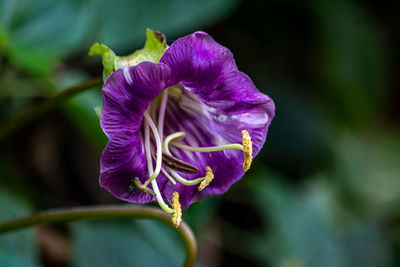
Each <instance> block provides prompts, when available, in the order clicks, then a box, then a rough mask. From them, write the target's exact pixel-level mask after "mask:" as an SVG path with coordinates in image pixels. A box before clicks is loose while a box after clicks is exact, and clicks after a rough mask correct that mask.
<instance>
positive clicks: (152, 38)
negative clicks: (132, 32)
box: [116, 29, 168, 69]
mask: <svg viewBox="0 0 400 267" xmlns="http://www.w3.org/2000/svg"><path fill="white" fill-rule="evenodd" d="M167 47H168V46H167V43H166V39H165V36H164V34H162V33H161V32H158V31H153V30H150V29H147V30H146V43H145V44H144V48H142V49H140V50H137V51H135V52H133V53H132V54H130V55H127V56H123V57H118V58H117V61H116V66H117V69H119V68H120V67H122V66H135V65H137V64H139V63H141V62H143V61H151V62H154V63H157V62H158V61H160V58H161V56H162V55H163V54H164V52H165V50H166V49H167Z"/></svg>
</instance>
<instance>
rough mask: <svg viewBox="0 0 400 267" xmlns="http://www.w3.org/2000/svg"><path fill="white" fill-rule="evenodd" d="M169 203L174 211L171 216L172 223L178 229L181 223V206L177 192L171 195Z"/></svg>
mask: <svg viewBox="0 0 400 267" xmlns="http://www.w3.org/2000/svg"><path fill="white" fill-rule="evenodd" d="M171 202H172V208H173V209H174V213H173V214H172V223H173V224H174V226H175V227H176V228H178V227H179V225H180V224H181V221H182V209H181V204H180V203H179V194H178V192H174V193H173V194H172V199H171Z"/></svg>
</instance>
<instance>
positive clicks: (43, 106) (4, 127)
mask: <svg viewBox="0 0 400 267" xmlns="http://www.w3.org/2000/svg"><path fill="white" fill-rule="evenodd" d="M102 83H103V80H102V78H95V79H92V80H88V81H85V82H81V83H78V84H77V85H74V86H72V87H69V88H67V89H65V90H63V91H61V92H59V93H57V94H54V95H52V96H49V97H48V98H46V99H45V100H43V101H42V102H40V103H38V104H36V105H33V106H31V107H28V108H27V109H25V110H24V111H22V112H21V113H19V114H17V115H15V116H14V117H12V118H10V119H9V120H7V121H5V122H4V123H2V124H1V125H0V140H2V139H4V138H5V137H6V136H8V135H9V134H11V133H12V132H14V131H15V130H18V129H19V128H21V127H22V126H23V125H25V124H26V123H29V122H31V121H32V120H34V119H36V118H37V117H39V116H40V115H42V114H44V113H46V112H47V111H49V110H51V109H53V108H56V107H57V106H58V105H59V104H61V103H63V102H65V101H66V100H68V99H70V98H71V97H72V96H74V95H76V94H79V93H81V92H84V91H86V90H88V89H91V88H93V87H96V86H99V85H101V84H102Z"/></svg>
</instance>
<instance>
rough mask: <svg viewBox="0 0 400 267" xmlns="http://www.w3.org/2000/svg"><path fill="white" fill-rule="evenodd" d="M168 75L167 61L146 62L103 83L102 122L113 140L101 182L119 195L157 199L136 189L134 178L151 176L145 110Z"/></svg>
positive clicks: (134, 199)
mask: <svg viewBox="0 0 400 267" xmlns="http://www.w3.org/2000/svg"><path fill="white" fill-rule="evenodd" d="M168 77H169V69H168V67H166V66H165V65H163V64H154V63H150V62H143V63H141V64H139V65H137V66H133V67H124V68H121V69H119V70H117V71H115V72H113V73H112V74H111V75H110V76H109V77H108V79H107V80H106V82H105V84H104V86H103V110H102V116H101V126H102V128H103V130H104V132H105V134H106V135H107V136H108V137H109V139H110V141H109V143H108V145H107V147H106V148H105V150H104V152H103V155H102V157H101V161H100V185H101V186H102V187H103V188H104V189H105V190H106V191H108V192H110V193H111V194H113V195H114V196H116V197H118V198H120V199H123V200H126V201H129V202H135V203H146V202H150V201H154V198H153V197H151V196H150V195H148V194H146V193H143V192H142V191H140V190H135V189H134V184H132V180H133V179H135V177H138V178H139V180H140V181H141V182H144V181H146V179H148V178H149V175H148V173H147V169H146V156H145V153H144V148H143V140H142V137H141V133H140V129H141V125H142V120H143V113H144V111H145V110H146V109H147V107H148V106H149V104H150V102H151V101H152V100H153V99H154V98H155V97H156V96H157V95H158V94H159V93H160V92H161V91H162V90H163V89H164V88H165V87H166V82H167V81H168Z"/></svg>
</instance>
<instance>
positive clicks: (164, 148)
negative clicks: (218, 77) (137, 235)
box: [130, 88, 252, 227]
mask: <svg viewBox="0 0 400 267" xmlns="http://www.w3.org/2000/svg"><path fill="white" fill-rule="evenodd" d="M168 89H169V88H166V89H164V91H163V92H162V94H161V98H160V99H155V100H154V101H153V102H152V103H151V104H150V105H149V107H148V109H147V110H146V111H145V112H144V120H143V126H144V135H143V136H144V149H145V153H146V163H147V170H148V174H149V179H148V180H147V181H146V182H145V183H144V184H141V182H140V180H139V179H138V178H137V177H135V178H134V179H133V180H132V182H133V184H134V185H135V187H136V188H137V189H140V190H141V191H143V192H145V193H147V194H150V195H152V196H155V197H156V199H157V202H158V204H159V205H160V207H161V208H162V209H163V210H164V211H165V212H167V213H171V214H173V215H172V222H173V224H174V225H175V226H176V227H178V226H179V224H180V222H181V215H182V211H181V206H180V203H179V195H178V193H177V192H174V193H173V195H172V199H171V201H170V202H171V204H172V208H171V207H170V206H169V205H168V204H166V203H165V202H164V199H163V197H162V195H161V193H160V190H159V188H158V185H157V181H156V178H157V177H158V176H159V174H160V172H162V173H163V174H164V175H165V176H166V177H167V178H168V179H169V180H170V181H171V183H172V184H173V185H175V184H176V181H177V182H179V183H181V184H183V185H186V186H194V185H197V184H200V185H199V186H198V190H199V191H202V190H204V189H205V188H206V187H207V186H209V184H210V183H211V182H212V180H213V179H214V174H213V172H212V169H211V167H209V166H207V167H206V175H205V176H204V177H198V178H196V179H193V180H188V179H185V178H184V177H182V176H181V175H180V174H179V173H178V172H182V173H191V174H196V173H197V172H198V171H199V170H198V168H197V167H196V166H193V165H191V164H189V163H187V162H184V161H182V160H180V159H178V158H176V157H175V156H174V155H172V153H171V151H170V149H169V146H170V145H171V146H174V147H176V148H179V149H182V150H186V151H192V152H208V153H209V152H215V151H222V150H230V149H239V150H242V151H243V152H244V156H245V160H244V163H243V169H244V170H245V171H247V170H248V169H249V168H250V164H251V160H252V143H251V138H250V135H249V134H248V132H247V131H246V130H243V131H242V142H243V144H226V145H221V146H211V147H192V146H189V145H185V144H182V143H179V141H180V140H182V139H184V138H185V136H186V133H185V132H182V131H178V132H175V133H172V134H170V135H168V136H167V137H165V139H164V138H163V134H164V131H163V130H164V120H165V111H166V108H167V102H168ZM182 90H184V89H182ZM158 106H159V107H160V108H159V113H158V116H157V114H156V110H157V107H158ZM157 117H158V120H157ZM153 119H154V120H153ZM154 121H157V126H156V123H155V122H154ZM150 130H151V133H152V134H150ZM151 139H152V140H153V141H154V143H153V145H152V143H151ZM154 147H155V151H154ZM153 160H154V162H155V168H153ZM163 164H164V166H165V168H164V167H163ZM149 184H151V189H150V188H148V185H149ZM132 186H133V185H131V186H130V190H132V188H131V187H132Z"/></svg>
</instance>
